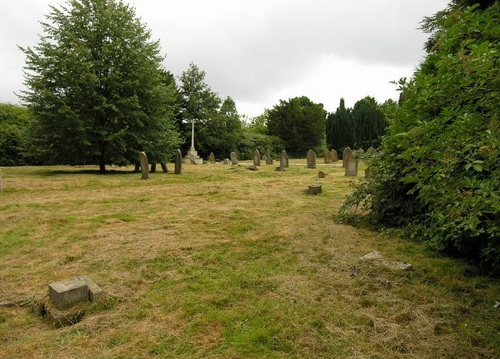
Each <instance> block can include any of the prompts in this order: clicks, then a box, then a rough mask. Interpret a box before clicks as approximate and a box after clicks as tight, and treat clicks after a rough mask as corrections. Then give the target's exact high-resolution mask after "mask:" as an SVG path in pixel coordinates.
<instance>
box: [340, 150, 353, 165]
mask: <svg viewBox="0 0 500 359" xmlns="http://www.w3.org/2000/svg"><path fill="white" fill-rule="evenodd" d="M351 153H352V150H351V149H350V148H349V147H346V148H344V152H342V167H345V166H346V165H347V161H348V160H349V156H350V155H351Z"/></svg>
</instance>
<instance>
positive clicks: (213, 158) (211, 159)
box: [208, 152, 215, 163]
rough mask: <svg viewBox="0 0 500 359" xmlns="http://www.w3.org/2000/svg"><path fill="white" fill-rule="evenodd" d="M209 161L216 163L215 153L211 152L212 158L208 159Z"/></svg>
mask: <svg viewBox="0 0 500 359" xmlns="http://www.w3.org/2000/svg"><path fill="white" fill-rule="evenodd" d="M208 161H209V162H210V163H215V155H214V153H213V152H210V156H209V157H208Z"/></svg>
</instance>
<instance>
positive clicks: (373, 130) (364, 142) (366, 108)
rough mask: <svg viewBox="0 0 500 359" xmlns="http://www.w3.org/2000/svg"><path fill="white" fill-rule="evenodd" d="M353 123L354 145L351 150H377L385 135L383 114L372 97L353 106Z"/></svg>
mask: <svg viewBox="0 0 500 359" xmlns="http://www.w3.org/2000/svg"><path fill="white" fill-rule="evenodd" d="M351 115H352V120H353V121H354V133H355V140H356V141H355V144H354V146H353V148H364V149H367V148H370V147H373V148H378V147H379V146H380V139H381V137H382V136H383V135H384V134H385V128H386V122H385V118H384V114H383V113H382V111H381V110H380V108H379V105H378V104H377V102H376V101H375V99H374V98H373V97H365V98H363V99H361V100H359V101H358V102H356V103H355V104H354V108H353V109H352V112H351Z"/></svg>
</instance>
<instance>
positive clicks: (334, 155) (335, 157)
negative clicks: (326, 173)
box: [330, 150, 339, 162]
mask: <svg viewBox="0 0 500 359" xmlns="http://www.w3.org/2000/svg"><path fill="white" fill-rule="evenodd" d="M330 159H331V161H332V162H338V161H339V156H338V155H337V151H335V150H331V151H330Z"/></svg>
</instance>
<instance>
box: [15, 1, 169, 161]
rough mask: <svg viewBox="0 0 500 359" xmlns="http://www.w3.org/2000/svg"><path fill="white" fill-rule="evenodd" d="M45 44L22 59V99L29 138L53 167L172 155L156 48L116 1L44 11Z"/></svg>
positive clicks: (127, 9) (42, 40) (77, 3)
mask: <svg viewBox="0 0 500 359" xmlns="http://www.w3.org/2000/svg"><path fill="white" fill-rule="evenodd" d="M46 18H47V22H44V23H42V27H43V31H44V36H42V37H41V38H40V43H39V44H38V45H37V46H35V47H33V48H26V49H22V50H23V52H24V53H25V55H26V58H27V59H26V66H25V70H26V81H25V83H26V85H27V88H28V90H27V91H26V92H24V93H23V96H22V99H23V100H24V102H25V103H26V104H28V106H29V108H30V109H31V110H32V112H33V114H34V118H35V122H34V126H33V127H32V128H31V131H30V135H31V138H32V141H33V142H34V143H35V144H36V148H37V149H40V150H42V151H43V154H44V155H45V156H46V159H47V160H49V161H50V162H53V163H61V164H63V163H70V164H76V163H99V165H100V169H101V171H104V170H105V165H106V164H128V163H131V162H136V161H137V153H138V152H139V151H146V152H147V153H148V155H150V156H151V157H153V158H156V159H162V157H164V156H166V155H167V153H169V152H172V151H173V149H175V148H176V147H177V144H178V141H179V138H178V133H177V130H176V128H175V126H174V122H173V111H174V105H175V100H176V98H175V96H176V93H175V90H174V88H173V87H172V86H168V85H166V82H167V74H166V72H165V71H164V70H163V69H162V67H161V61H162V60H163V57H162V56H161V55H160V46H159V43H158V42H156V41H151V40H150V37H151V34H150V32H149V31H148V30H147V29H146V27H145V26H144V25H143V24H142V23H141V22H140V21H139V19H137V18H136V16H135V11H134V9H133V8H131V7H129V6H127V5H124V4H123V3H121V2H120V1H115V0H71V1H69V2H68V3H67V4H66V5H65V6H61V7H59V8H57V7H51V13H50V14H49V15H47V16H46Z"/></svg>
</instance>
